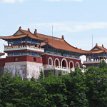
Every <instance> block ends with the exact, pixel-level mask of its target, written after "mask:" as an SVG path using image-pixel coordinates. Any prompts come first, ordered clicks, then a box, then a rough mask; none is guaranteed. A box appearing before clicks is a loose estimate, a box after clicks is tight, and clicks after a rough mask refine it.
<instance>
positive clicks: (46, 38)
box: [0, 28, 87, 54]
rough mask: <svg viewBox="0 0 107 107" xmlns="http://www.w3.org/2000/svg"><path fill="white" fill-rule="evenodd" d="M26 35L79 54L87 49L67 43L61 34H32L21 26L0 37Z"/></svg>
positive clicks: (15, 37)
mask: <svg viewBox="0 0 107 107" xmlns="http://www.w3.org/2000/svg"><path fill="white" fill-rule="evenodd" d="M26 36H28V37H30V38H32V39H39V40H43V41H44V43H42V44H41V45H45V44H48V45H50V46H52V47H54V48H56V49H60V50H66V51H70V52H74V53H79V54H84V53H87V51H85V50H81V49H78V48H76V47H74V46H72V45H70V44H69V43H67V42H66V41H65V40H64V37H63V36H62V38H57V37H52V36H48V35H44V34H40V33H37V32H36V34H33V33H31V32H30V30H29V29H28V30H22V29H21V28H19V30H18V31H17V32H16V33H15V34H14V35H12V36H1V37H0V39H4V40H8V39H18V38H22V37H26Z"/></svg>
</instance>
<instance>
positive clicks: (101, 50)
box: [87, 43, 107, 54]
mask: <svg viewBox="0 0 107 107" xmlns="http://www.w3.org/2000/svg"><path fill="white" fill-rule="evenodd" d="M100 53H107V49H106V48H105V47H104V46H103V45H102V46H99V45H98V44H97V43H96V45H95V46H94V47H93V48H92V49H91V50H90V51H88V52H87V54H100Z"/></svg>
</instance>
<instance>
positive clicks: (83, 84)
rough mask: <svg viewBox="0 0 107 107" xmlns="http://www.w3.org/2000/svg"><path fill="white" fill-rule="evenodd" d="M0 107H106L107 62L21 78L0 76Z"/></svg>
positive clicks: (7, 75) (9, 75)
mask: <svg viewBox="0 0 107 107" xmlns="http://www.w3.org/2000/svg"><path fill="white" fill-rule="evenodd" d="M0 107H107V65H106V64H105V63H104V62H102V63H101V64H100V66H99V67H91V68H88V69H87V70H86V71H85V72H82V71H81V70H80V69H76V70H75V72H71V73H70V74H67V75H60V76H54V75H50V76H48V77H43V74H42V73H41V77H40V78H39V80H38V81H37V80H35V79H34V78H32V79H31V81H29V80H27V79H26V80H22V79H21V78H20V77H18V76H16V77H13V76H11V74H9V73H5V74H4V75H2V76H0Z"/></svg>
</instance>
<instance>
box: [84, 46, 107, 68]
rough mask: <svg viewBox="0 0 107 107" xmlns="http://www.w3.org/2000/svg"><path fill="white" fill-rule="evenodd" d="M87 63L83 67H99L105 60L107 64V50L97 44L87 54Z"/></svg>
mask: <svg viewBox="0 0 107 107" xmlns="http://www.w3.org/2000/svg"><path fill="white" fill-rule="evenodd" d="M85 55H86V61H84V63H83V65H85V66H86V67H90V66H99V64H100V62H101V61H102V60H104V61H105V62H106V63H107V49H106V48H105V47H104V46H103V45H102V46H99V45H98V44H96V45H95V46H94V47H93V48H92V49H91V50H90V51H87V52H86V53H85Z"/></svg>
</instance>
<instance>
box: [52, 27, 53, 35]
mask: <svg viewBox="0 0 107 107" xmlns="http://www.w3.org/2000/svg"><path fill="white" fill-rule="evenodd" d="M52 36H53V25H52Z"/></svg>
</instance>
